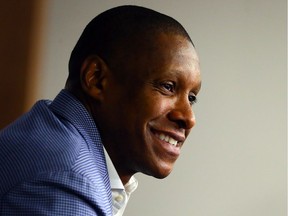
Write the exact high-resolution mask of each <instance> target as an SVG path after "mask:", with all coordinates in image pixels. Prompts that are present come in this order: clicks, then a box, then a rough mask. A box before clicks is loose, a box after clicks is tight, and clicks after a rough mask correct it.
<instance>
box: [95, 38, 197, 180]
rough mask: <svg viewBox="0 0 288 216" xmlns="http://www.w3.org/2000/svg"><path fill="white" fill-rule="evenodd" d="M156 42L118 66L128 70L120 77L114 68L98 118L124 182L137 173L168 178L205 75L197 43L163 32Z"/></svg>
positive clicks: (105, 141)
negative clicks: (114, 71) (115, 73)
mask: <svg viewBox="0 0 288 216" xmlns="http://www.w3.org/2000/svg"><path fill="white" fill-rule="evenodd" d="M153 41H154V42H153V43H154V45H153V46H152V45H150V44H149V45H148V43H147V44H146V46H141V47H145V48H144V49H143V48H142V49H138V51H136V52H135V53H132V54H131V56H126V57H125V59H124V60H122V61H123V62H122V66H121V68H113V70H116V69H118V70H119V71H121V72H120V73H121V74H125V76H123V79H121V81H120V80H119V79H117V78H115V77H114V76H113V70H112V69H111V71H112V72H111V76H109V78H108V79H107V82H106V89H107V90H106V92H105V93H104V97H103V98H104V99H103V102H102V104H101V109H100V111H99V113H98V117H96V124H97V127H98V128H99V130H100V134H101V137H102V140H103V144H104V146H105V148H106V150H107V151H108V153H109V155H110V157H111V159H112V161H113V163H114V165H115V167H116V170H117V171H118V173H119V175H120V177H121V179H122V181H123V178H124V179H125V176H126V177H127V178H128V179H129V177H130V176H131V175H133V174H134V173H136V172H142V173H144V174H148V175H152V176H154V177H156V178H164V177H166V176H167V175H168V174H169V173H170V172H171V170H172V168H173V165H174V163H175V161H176V159H177V158H178V156H179V154H180V149H181V147H182V145H183V143H184V141H185V139H186V138H187V136H188V134H189V132H190V130H191V128H192V127H193V126H194V124H195V116H194V113H193V106H192V105H193V103H194V102H195V99H196V95H197V93H198V92H199V90H200V83H201V79H200V70H199V60H198V56H197V54H196V52H195V49H194V47H193V45H192V44H191V43H190V42H189V41H188V40H187V39H185V38H184V37H182V36H178V35H173V34H164V33H163V34H160V35H159V36H158V37H156V38H154V39H153ZM108 67H109V65H108ZM119 71H118V73H119ZM97 118H98V119H97Z"/></svg>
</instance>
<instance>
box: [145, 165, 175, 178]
mask: <svg viewBox="0 0 288 216" xmlns="http://www.w3.org/2000/svg"><path fill="white" fill-rule="evenodd" d="M172 169H173V168H172V167H169V168H163V167H162V168H159V169H158V170H154V172H150V174H148V175H150V176H153V177H154V178H157V179H164V178H166V177H167V176H169V175H170V173H171V172H172Z"/></svg>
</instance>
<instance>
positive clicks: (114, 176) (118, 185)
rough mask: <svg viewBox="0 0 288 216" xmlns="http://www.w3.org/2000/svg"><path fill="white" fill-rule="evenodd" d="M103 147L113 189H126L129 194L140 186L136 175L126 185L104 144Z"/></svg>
mask: <svg viewBox="0 0 288 216" xmlns="http://www.w3.org/2000/svg"><path fill="white" fill-rule="evenodd" d="M103 149H104V154H105V159H106V164H107V170H108V174H109V179H110V185H111V189H112V190H114V189H120V190H125V191H126V193H129V194H131V193H132V192H134V191H135V190H136V188H137V186H138V181H137V179H136V178H135V177H134V176H132V177H131V178H130V179H129V181H128V182H127V183H126V184H125V186H124V185H123V183H122V181H121V179H120V177H119V175H118V173H117V171H116V169H115V167H114V165H113V163H112V161H111V158H110V156H109V154H108V153H107V151H106V149H105V148H104V146H103Z"/></svg>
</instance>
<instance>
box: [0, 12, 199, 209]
mask: <svg viewBox="0 0 288 216" xmlns="http://www.w3.org/2000/svg"><path fill="white" fill-rule="evenodd" d="M200 84H201V79H200V71H199V60H198V57H197V54H196V52H195V49H194V45H193V43H192V41H191V39H190V37H189V35H188V34H187V32H186V31H185V30H184V28H183V27H182V26H181V25H180V24H179V23H178V22H177V21H175V20H174V19H172V18H171V17H168V16H166V15H163V14H160V13H158V12H155V11H153V10H150V9H146V8H142V7H137V6H121V7H116V8H113V9H110V10H108V11H106V12H103V13H102V14H100V15H98V16H97V17H95V18H94V19H93V20H92V21H91V22H90V23H89V24H88V25H87V26H86V28H85V30H84V32H83V33H82V35H81V37H80V39H79V41H78V42H77V44H76V46H75V48H74V50H73V51H72V54H71V57H70V62H69V77H68V79H67V82H66V86H65V89H64V90H62V91H61V92H60V93H59V95H57V97H56V98H55V99H54V101H52V102H51V101H47V100H46V101H45V100H42V101H39V102H37V103H36V104H35V105H34V107H33V108H32V109H31V111H30V112H28V113H27V114H25V115H24V116H22V117H21V118H20V119H18V120H17V121H16V122H14V123H13V124H11V125H10V126H8V127H7V128H6V129H4V130H3V131H1V135H0V199H1V200H0V208H1V215H122V214H123V211H124V209H125V206H126V205H127V202H128V199H129V197H130V194H131V193H132V192H133V191H134V190H135V188H136V187H137V180H136V179H135V178H134V177H133V175H134V174H135V173H137V172H142V173H144V174H147V175H151V176H154V177H156V178H165V177H166V176H167V175H169V173H170V172H171V170H172V168H173V165H174V163H175V161H176V159H177V158H178V156H179V154H180V149H181V147H182V145H183V143H184V141H185V139H186V138H187V136H188V134H189V132H190V130H191V128H192V127H193V126H194V124H195V116H194V113H193V108H192V105H193V103H195V101H196V95H197V94H198V92H199V90H200ZM107 167H108V168H107Z"/></svg>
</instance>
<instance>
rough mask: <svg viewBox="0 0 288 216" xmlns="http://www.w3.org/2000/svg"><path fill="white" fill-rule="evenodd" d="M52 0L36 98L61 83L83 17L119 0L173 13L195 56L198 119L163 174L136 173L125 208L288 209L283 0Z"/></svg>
mask: <svg viewBox="0 0 288 216" xmlns="http://www.w3.org/2000/svg"><path fill="white" fill-rule="evenodd" d="M49 2H50V4H49V5H48V6H49V7H48V8H47V14H46V18H47V19H46V21H45V23H46V25H47V28H46V30H45V31H46V36H45V38H44V41H45V44H44V49H43V53H42V54H43V67H42V70H41V72H40V78H41V79H40V80H39V91H38V93H39V94H38V98H54V96H55V95H56V94H57V93H58V91H59V90H60V89H61V88H62V87H63V86H64V83H65V79H66V76H67V73H68V72H67V62H68V58H69V54H70V52H71V50H72V48H73V46H74V44H75V43H76V40H77V39H78V37H79V35H80V33H81V32H82V30H83V28H84V26H85V25H86V24H87V22H88V21H90V20H91V19H92V18H93V17H94V16H95V15H97V14H98V13H100V12H102V11H103V10H105V9H108V8H110V7H113V6H117V5H120V4H138V5H143V6H147V7H150V8H152V9H156V10H158V11H160V12H164V13H166V14H169V15H171V16H172V17H174V18H176V19H177V20H178V21H180V22H181V23H182V24H183V25H184V26H185V27H186V29H187V30H188V32H189V33H190V35H191V37H192V39H193V41H194V43H195V44H196V48H197V50H198V53H199V55H200V60H201V68H202V77H203V86H202V91H201V93H200V95H199V103H198V104H197V105H196V106H195V109H196V115H197V126H196V127H195V129H194V130H193V132H192V134H191V135H190V137H189V140H188V141H187V142H186V144H185V146H184V148H183V151H182V155H181V158H180V159H179V160H178V162H177V164H176V166H175V169H174V172H173V173H172V174H171V175H170V176H169V177H168V178H166V179H164V180H157V179H154V178H151V177H147V176H144V175H142V174H137V178H138V179H139V182H140V184H139V188H138V190H137V191H136V192H135V194H133V196H132V198H131V200H130V202H129V205H128V207H127V210H126V214H125V215H127V216H129V215H130V216H135V215H137V216H141V215H143V216H147V215H166V216H168V215H171V216H175V215H177V216H178V215H193V216H243V215H245V216H284V215H286V204H287V200H286V176H287V175H286V170H287V167H286V153H287V151H286V133H287V126H286V120H287V115H286V114H287V110H286V105H287V103H286V84H287V79H286V47H287V46H286V9H287V7H286V1H284V0H275V1H268V0H266V1H265V0H249V1H248V0H237V1H236V0H218V1H212V0H210V1H208V0H194V1H188V0H186V1H185V0H177V1H165V0H161V1H160V0H159V1H144V0H142V1H123V0H118V1H112V0H110V1H105V0H103V1H100V0H98V1H95V0H82V1H79V0H51V1H49Z"/></svg>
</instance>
